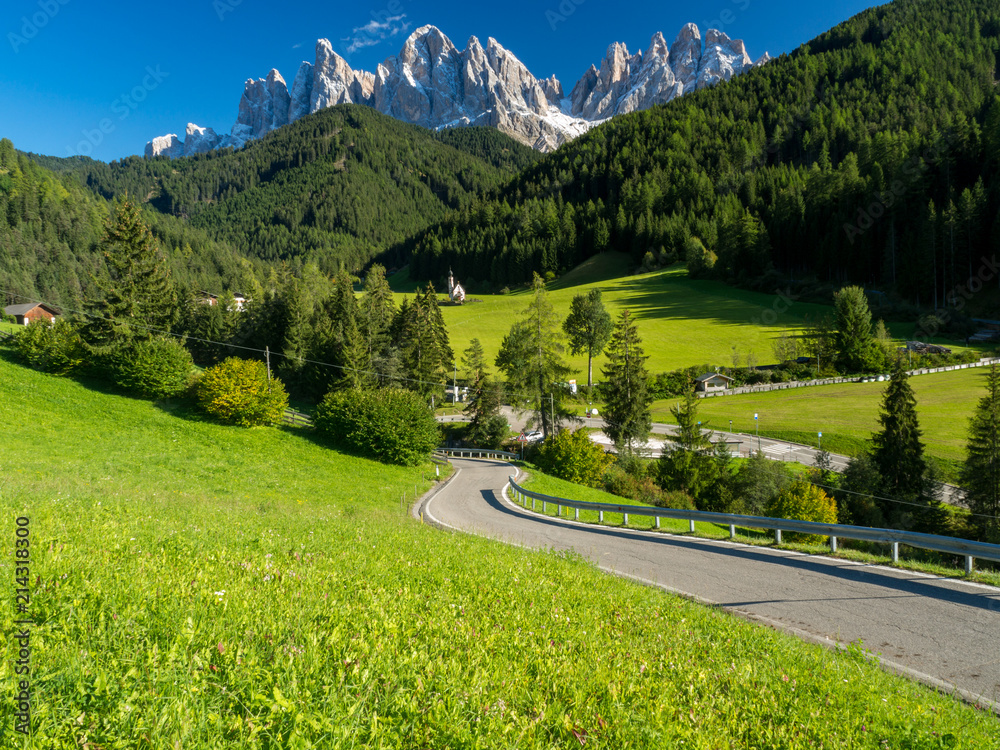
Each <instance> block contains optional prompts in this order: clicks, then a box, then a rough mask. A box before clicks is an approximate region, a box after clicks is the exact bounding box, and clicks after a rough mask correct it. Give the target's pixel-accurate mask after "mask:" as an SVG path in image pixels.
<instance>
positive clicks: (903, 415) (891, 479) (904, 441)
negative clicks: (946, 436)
mask: <svg viewBox="0 0 1000 750" xmlns="http://www.w3.org/2000/svg"><path fill="white" fill-rule="evenodd" d="M879 424H881V425H882V429H881V430H880V431H879V432H877V433H875V434H874V435H873V436H872V444H873V447H874V450H873V452H872V458H873V459H874V461H875V466H876V467H877V468H878V471H879V474H881V476H882V482H883V485H882V486H883V488H884V491H885V492H887V493H888V494H889V496H890V497H892V498H894V499H897V500H905V501H909V502H913V501H915V500H917V499H919V498H921V497H922V496H923V495H924V474H925V473H926V469H927V466H926V463H925V461H924V446H923V443H922V442H921V441H920V434H921V433H920V425H919V423H918V421H917V400H916V398H915V397H914V395H913V388H912V386H911V385H910V381H909V377H908V376H907V374H906V369H905V368H904V367H903V360H902V358H897V359H896V364H895V366H894V367H893V371H892V378H891V380H890V381H889V387H888V388H886V391H885V397H884V399H883V400H882V413H881V414H880V415H879ZM882 510H883V513H884V514H885V515H886V517H893V516H897V517H898V516H899V515H900V511H899V509H898V508H890V507H883V509H882Z"/></svg>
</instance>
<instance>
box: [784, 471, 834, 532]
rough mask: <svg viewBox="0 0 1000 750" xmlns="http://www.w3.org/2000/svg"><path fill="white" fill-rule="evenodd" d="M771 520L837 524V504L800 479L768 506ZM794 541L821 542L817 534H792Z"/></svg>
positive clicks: (818, 489) (819, 490) (817, 488)
mask: <svg viewBox="0 0 1000 750" xmlns="http://www.w3.org/2000/svg"><path fill="white" fill-rule="evenodd" d="M766 512H767V515H768V517H769V518H792V519H796V520H798V521H815V522H817V523H837V503H836V502H834V500H833V498H832V497H830V496H829V495H827V494H826V493H825V492H823V490H821V489H820V488H819V487H817V486H816V485H814V484H810V483H809V482H806V481H805V480H802V479H799V480H797V481H795V482H792V483H791V484H790V485H788V487H786V488H785V489H783V490H782V491H781V492H779V493H778V496H777V497H775V498H774V499H773V500H772V501H771V502H770V503H768V504H767V511H766ZM788 538H789V539H791V540H793V541H819V540H820V539H822V538H823V537H822V536H818V535H816V534H800V533H790V534H788Z"/></svg>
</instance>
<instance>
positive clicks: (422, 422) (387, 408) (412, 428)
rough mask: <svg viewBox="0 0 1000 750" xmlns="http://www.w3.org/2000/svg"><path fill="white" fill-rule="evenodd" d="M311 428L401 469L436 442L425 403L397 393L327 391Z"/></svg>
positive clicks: (382, 390) (436, 432)
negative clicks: (401, 466)
mask: <svg viewBox="0 0 1000 750" xmlns="http://www.w3.org/2000/svg"><path fill="white" fill-rule="evenodd" d="M316 428H317V429H318V430H320V431H321V432H323V433H324V434H326V435H328V436H329V437H330V438H332V439H333V440H334V442H336V443H337V444H338V445H340V446H342V447H344V448H345V449H347V450H350V451H352V452H355V453H360V454H362V455H365V456H370V457H372V458H375V459H377V460H379V461H382V462H384V463H393V464H401V465H403V466H416V465H417V464H419V463H420V462H421V461H423V460H425V459H426V458H427V455H428V454H429V453H430V452H431V451H432V450H434V449H435V448H436V447H437V446H438V443H439V441H440V432H439V430H438V426H437V423H436V422H435V421H434V415H433V414H432V413H431V410H430V409H429V408H428V407H427V404H425V403H424V401H423V399H422V398H421V397H420V396H419V395H418V394H416V393H413V392H412V391H404V390H400V389H398V388H378V389H374V390H349V391H347V390H345V391H331V392H330V393H328V394H327V395H326V397H325V398H324V399H323V401H322V403H320V405H319V406H318V407H317V409H316Z"/></svg>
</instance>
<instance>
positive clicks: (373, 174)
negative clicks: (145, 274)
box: [83, 105, 537, 274]
mask: <svg viewBox="0 0 1000 750" xmlns="http://www.w3.org/2000/svg"><path fill="white" fill-rule="evenodd" d="M536 160H537V157H536V155H535V154H534V152H533V151H531V150H530V149H528V148H527V147H525V146H522V145H520V144H518V143H517V142H515V141H514V140H512V139H511V138H509V137H507V136H505V135H503V134H501V133H499V132H497V131H494V130H489V129H486V128H471V129H468V130H462V131H456V132H449V133H441V134H435V133H432V132H431V131H428V130H425V129H423V128H419V127H416V126H414V125H407V124H405V123H402V122H398V121H396V120H393V119H392V118H389V117H386V116H384V115H381V114H379V113H378V112H376V111H374V110H372V109H369V108H367V107H363V106H357V105H342V106H338V107H333V108H330V109H326V110H323V111H320V112H317V113H315V114H313V115H310V116H308V117H305V118H303V119H302V120H299V121H298V122H295V123H294V124H292V125H289V126H288V127H284V128H281V129H280V130H278V131H275V132H273V133H271V134H269V135H268V136H266V137H264V138H262V139H261V140H259V141H255V142H253V143H251V144H249V145H248V146H246V147H245V148H243V149H240V150H239V151H235V152H234V151H232V150H229V149H226V150H221V151H213V152H211V153H208V154H203V155H199V156H193V157H189V158H183V159H173V160H171V159H167V158H166V157H159V158H156V159H143V158H140V157H130V158H128V159H124V160H122V161H120V162H112V163H111V164H101V163H93V164H92V165H91V166H90V167H89V168H88V169H86V170H85V172H84V174H83V178H84V180H85V181H86V183H87V184H88V185H89V186H90V187H91V188H92V189H93V190H95V191H96V192H97V193H98V194H100V195H102V196H104V197H105V198H111V197H112V196H121V195H123V194H124V193H126V192H128V193H130V194H132V195H135V196H139V197H140V198H141V199H143V200H146V201H148V202H149V203H150V205H152V206H153V207H155V208H156V209H157V210H158V211H159V212H161V213H162V214H164V215H170V216H177V217H183V218H186V219H188V220H189V221H190V225H191V226H193V227H196V228H200V229H204V230H206V231H208V232H209V233H210V234H211V236H212V237H214V238H216V239H218V240H221V241H225V242H228V243H232V244H233V245H234V246H235V247H236V248H237V249H238V250H239V251H240V252H241V253H242V254H244V255H246V256H249V257H253V258H259V259H262V260H265V261H268V262H274V261H282V260H288V259H291V258H298V259H300V260H302V261H312V262H315V263H316V264H317V265H318V266H319V268H320V269H321V270H323V271H324V272H325V273H328V274H332V273H335V272H336V271H338V270H339V269H342V268H346V269H348V270H356V269H358V268H360V267H361V266H362V265H363V264H365V263H366V262H367V261H368V260H370V259H371V258H372V257H373V256H374V255H375V254H376V253H378V252H380V251H382V250H384V249H385V248H386V247H387V246H389V245H391V244H393V243H398V242H401V241H402V240H404V239H405V238H407V237H409V236H411V235H412V234H414V233H417V232H419V231H422V230H423V229H425V228H426V227H427V226H429V225H430V224H432V223H435V222H438V221H441V220H443V219H444V218H445V217H446V216H447V215H448V213H449V212H450V211H451V210H455V209H461V208H463V207H465V206H467V205H469V204H471V203H472V202H473V200H474V199H475V198H477V197H480V196H484V195H486V194H487V193H489V192H491V191H493V190H495V189H498V188H500V187H501V186H502V185H503V184H505V183H506V182H507V181H508V180H510V179H511V178H512V177H513V176H514V175H515V173H516V172H517V171H518V170H520V169H521V168H523V167H525V166H527V165H528V164H531V163H534V162H535V161H536Z"/></svg>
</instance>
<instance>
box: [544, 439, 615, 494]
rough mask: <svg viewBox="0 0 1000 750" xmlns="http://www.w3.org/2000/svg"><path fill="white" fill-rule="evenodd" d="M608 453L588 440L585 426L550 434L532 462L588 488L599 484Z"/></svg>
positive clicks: (553, 473) (552, 473)
mask: <svg viewBox="0 0 1000 750" xmlns="http://www.w3.org/2000/svg"><path fill="white" fill-rule="evenodd" d="M612 460H613V459H612V458H611V456H609V455H607V454H606V453H605V452H604V449H603V448H602V447H601V446H599V445H598V444H597V443H595V442H594V441H593V440H591V439H590V435H589V433H588V432H587V430H585V429H579V430H577V431H576V432H570V431H569V430H563V431H562V432H560V433H558V434H556V435H550V436H549V438H548V440H546V441H545V442H544V443H543V444H542V446H541V447H540V448H539V450H538V457H537V458H536V459H535V463H537V464H538V466H539V468H541V470H542V471H544V472H546V473H548V474H551V475H552V476H555V477H559V478H560V479H565V480H566V481H568V482H576V483H577V484H583V485H586V486H587V487H600V486H601V478H602V477H603V476H604V470H605V469H606V468H607V467H608V465H609V464H610V463H611V462H612Z"/></svg>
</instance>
